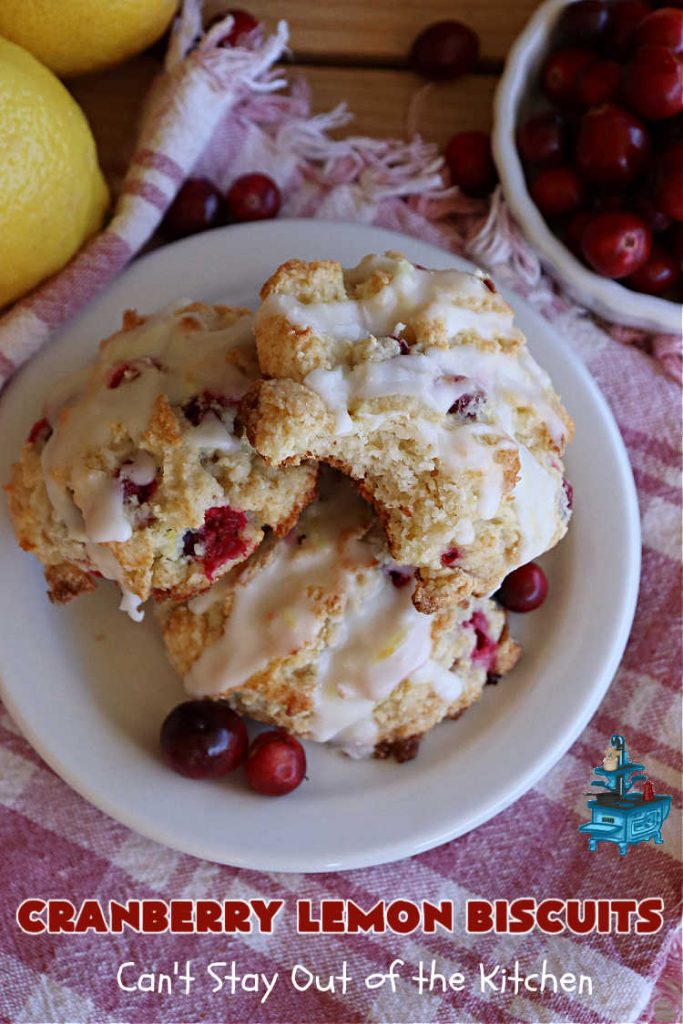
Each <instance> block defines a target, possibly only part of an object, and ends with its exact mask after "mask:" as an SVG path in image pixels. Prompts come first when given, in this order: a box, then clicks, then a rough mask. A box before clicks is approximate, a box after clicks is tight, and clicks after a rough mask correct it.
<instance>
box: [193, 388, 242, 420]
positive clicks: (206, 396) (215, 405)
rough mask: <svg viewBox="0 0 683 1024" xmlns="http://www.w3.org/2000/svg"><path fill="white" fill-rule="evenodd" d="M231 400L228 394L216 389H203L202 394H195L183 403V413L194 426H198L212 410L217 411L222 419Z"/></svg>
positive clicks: (217, 414)
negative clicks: (220, 392)
mask: <svg viewBox="0 0 683 1024" xmlns="http://www.w3.org/2000/svg"><path fill="white" fill-rule="evenodd" d="M231 401H232V399H230V398H228V397H227V396H226V395H219V394H217V393H216V392H215V391H202V393H201V394H200V395H195V396H194V397H193V398H190V400H189V401H188V402H186V403H185V405H183V407H182V410H183V415H184V417H185V419H186V420H189V422H190V423H191V424H192V426H193V427H198V426H199V424H200V423H201V422H202V420H203V419H204V417H205V416H206V415H208V413H210V412H213V413H215V414H216V416H218V418H219V419H220V415H221V413H222V412H223V410H224V409H225V408H226V406H228V405H230V404H231Z"/></svg>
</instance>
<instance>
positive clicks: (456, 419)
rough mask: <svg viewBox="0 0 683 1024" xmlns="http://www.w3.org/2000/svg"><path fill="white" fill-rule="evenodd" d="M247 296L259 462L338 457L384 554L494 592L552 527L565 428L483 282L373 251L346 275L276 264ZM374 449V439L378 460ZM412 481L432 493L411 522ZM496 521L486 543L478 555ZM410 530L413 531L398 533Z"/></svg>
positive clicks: (334, 269) (546, 382)
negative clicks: (256, 297) (371, 515)
mask: <svg viewBox="0 0 683 1024" xmlns="http://www.w3.org/2000/svg"><path fill="white" fill-rule="evenodd" d="M262 296H263V302H262V305H261V307H260V309H259V311H258V313H257V315H256V318H255V329H256V338H257V347H258V353H259V362H260V365H261V368H262V370H263V371H264V372H265V373H266V374H268V375H270V376H272V377H274V378H278V379H279V381H280V382H281V383H278V381H277V380H276V381H273V382H269V381H267V382H265V383H261V384H260V385H256V387H255V389H254V390H255V392H257V393H258V398H257V399H256V400H253V399H251V398H250V397H249V396H248V399H247V402H248V403H250V406H249V408H250V410H251V413H252V414H251V416H250V417H248V418H247V428H248V432H249V436H250V438H251V440H252V442H253V443H254V444H255V446H256V447H257V449H258V450H259V451H261V452H262V454H264V456H265V457H266V458H268V459H270V460H271V461H273V462H275V463H282V462H285V461H291V462H295V461H296V460H297V459H299V458H300V457H302V456H303V455H310V456H314V457H318V458H321V459H323V460H327V461H330V462H332V463H333V464H334V465H336V466H338V467H340V468H343V469H344V470H345V471H346V472H348V473H349V474H350V475H351V476H353V477H355V478H356V479H357V480H358V481H359V482H361V485H362V487H363V493H365V494H366V495H367V496H368V497H369V498H370V500H372V501H373V503H374V504H375V506H376V508H377V510H378V513H379V515H380V518H381V519H382V521H383V525H384V526H385V528H386V529H387V534H388V538H389V543H390V547H391V550H392V553H393V554H394V555H395V557H397V558H399V559H400V560H402V561H408V562H410V563H411V564H414V565H417V566H418V567H420V568H426V569H429V570H436V573H437V576H439V577H440V578H441V579H444V578H445V577H446V576H447V575H448V571H449V570H450V571H451V573H452V574H455V575H456V576H459V580H460V582H459V585H458V587H457V588H456V590H457V592H458V593H463V592H470V591H472V590H474V592H475V593H485V592H486V590H487V589H489V590H490V589H493V588H494V587H495V586H496V585H497V584H498V583H499V582H500V580H501V579H502V578H503V576H504V575H506V573H507V572H509V571H510V570H511V569H513V568H515V567H516V566H517V565H520V564H523V563H524V562H526V561H529V560H530V559H532V558H534V557H535V556H537V555H538V554H540V553H542V552H543V551H545V550H547V549H548V548H549V547H551V546H552V544H554V543H555V542H556V541H557V540H558V539H559V537H560V536H562V534H563V533H564V531H565V529H566V525H567V521H568V518H569V509H568V506H567V501H566V496H565V492H564V489H563V474H562V466H561V463H560V456H561V454H562V452H563V451H564V448H565V445H566V443H567V441H568V440H569V438H570V437H571V433H572V429H573V424H572V421H571V419H570V417H569V416H568V415H567V413H566V411H565V410H564V409H563V407H562V405H561V402H560V400H559V398H558V397H557V395H556V394H555V392H554V390H553V387H552V384H551V381H550V378H549V377H548V375H547V373H546V372H545V371H544V370H543V369H541V367H540V366H538V364H537V363H536V362H535V360H534V359H533V357H532V356H531V355H530V353H529V352H528V349H527V347H526V344H525V339H524V337H523V335H522V334H521V333H520V332H519V331H518V330H517V329H516V328H515V327H514V324H513V312H512V310H511V309H510V307H509V306H508V305H507V303H506V302H505V301H504V300H503V299H502V298H501V296H500V295H499V294H498V293H497V291H496V290H495V286H494V285H493V284H492V282H491V281H490V280H489V279H488V278H485V277H483V276H479V275H476V274H469V273H463V272H461V271H455V270H442V271H428V270H424V269H422V268H420V267H415V266H413V265H412V264H411V263H409V262H408V261H407V260H406V259H405V258H403V257H401V256H398V255H395V254H388V253H387V254H385V255H383V256H369V257H366V258H365V259H364V260H362V261H361V263H360V264H359V265H358V267H356V268H354V269H353V270H350V271H343V270H342V268H341V267H340V265H339V264H338V263H336V262H334V261H325V262H319V263H313V264H304V263H301V262H300V261H290V262H289V263H285V264H284V265H283V266H282V267H280V268H279V269H278V271H276V273H275V274H274V275H273V277H272V278H271V279H270V280H269V281H268V282H267V284H266V285H265V287H264V289H263V292H262ZM278 388H280V389H281V394H280V395H278V393H277V392H278ZM302 389H303V390H302ZM306 395H308V396H309V397H308V400H307V401H306V400H305V396H306ZM278 404H279V406H280V408H281V409H286V408H287V407H288V406H291V407H297V405H298V407H297V416H296V422H295V423H284V422H282V419H281V414H280V413H279V412H278V410H277V408H276V406H277V405H278ZM278 417H280V422H279V423H278ZM304 428H305V429H304ZM373 448H377V449H381V448H384V451H385V457H384V460H383V465H382V464H379V461H375V462H373V459H372V450H373ZM407 466H412V467H413V469H414V474H413V478H412V479H410V480H409V479H407V477H406V480H405V484H406V486H405V487H403V488H402V485H401V481H400V478H401V476H402V474H403V475H405V473H404V471H405V469H406V467H407ZM382 474H385V475H386V477H387V478H392V477H393V479H392V480H390V482H389V483H388V484H387V482H386V481H383V480H382V479H381V477H382ZM417 487H426V488H428V489H430V490H431V492H434V491H435V489H436V490H438V491H439V494H437V495H436V496H434V494H433V493H432V494H430V497H429V501H428V502H427V503H426V505H425V508H424V516H423V517H422V518H423V520H424V522H421V523H420V529H419V530H416V529H415V523H413V524H406V513H405V508H406V505H407V498H408V497H409V496H410V492H411V489H413V490H414V489H415V488H417ZM449 490H451V491H452V492H453V493H452V494H450V495H449V494H448V491H449ZM456 491H457V492H458V493H457V494H456V493H455V492H456ZM415 497H416V499H417V500H416V503H415V507H412V506H413V503H411V508H412V511H411V516H412V517H413V518H414V517H415V515H418V516H419V514H420V508H419V494H416V495H415ZM502 520H506V521H507V527H508V528H507V530H506V533H505V536H504V537H503V536H502V532H503V531H501V530H499V531H498V532H499V534H500V538H499V539H500V544H499V547H500V548H501V550H499V551H498V552H497V553H496V555H495V557H494V558H493V559H491V558H489V560H488V561H489V564H484V563H485V562H486V559H485V558H482V557H481V556H482V553H483V552H484V549H487V550H488V551H489V552H490V551H491V550H492V548H493V547H494V546H495V543H494V542H493V540H492V537H491V533H492V530H493V531H495V530H496V529H497V528H498V524H499V523H500V522H501V521H502ZM513 521H514V529H513V528H512V523H513ZM411 526H412V527H413V532H418V533H419V534H420V536H419V539H418V541H417V542H412V541H409V540H408V538H407V537H406V536H405V533H406V529H407V528H408V527H411ZM404 527H405V528H406V529H403V528H404ZM402 533H403V536H402ZM468 547H471V550H470V551H468V550H467V549H468ZM456 548H457V551H458V555H457V557H456V556H455V555H454V554H453V552H454V551H455V550H456ZM456 562H457V564H456ZM463 574H464V575H465V576H469V577H470V581H469V583H468V582H467V581H464V582H463ZM432 575H434V573H433V572H432Z"/></svg>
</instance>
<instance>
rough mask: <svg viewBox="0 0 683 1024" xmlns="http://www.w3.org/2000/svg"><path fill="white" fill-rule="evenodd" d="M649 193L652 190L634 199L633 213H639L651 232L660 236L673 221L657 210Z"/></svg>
mask: <svg viewBox="0 0 683 1024" xmlns="http://www.w3.org/2000/svg"><path fill="white" fill-rule="evenodd" d="M649 192H650V189H649V187H648V190H647V191H645V190H643V191H642V192H640V193H638V195H636V196H635V198H634V199H633V202H632V204H631V209H632V210H633V213H637V214H638V216H639V217H642V219H643V220H644V221H645V223H646V224H647V226H648V227H649V229H650V231H652V232H653V233H654V234H659V233H661V232H662V231H666V229H667V228H668V227H669V225H670V224H671V219H670V218H669V217H667V215H666V214H665V213H662V211H661V210H658V209H657V208H656V206H655V205H654V202H653V201H652V199H651V197H650V195H649Z"/></svg>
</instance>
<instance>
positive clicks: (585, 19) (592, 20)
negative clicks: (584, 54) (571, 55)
mask: <svg viewBox="0 0 683 1024" xmlns="http://www.w3.org/2000/svg"><path fill="white" fill-rule="evenodd" d="M608 22H609V10H608V7H607V4H605V3H602V2H601V0H577V2H576V3H570V4H568V5H567V6H566V7H565V8H564V10H563V11H562V14H561V15H560V17H559V18H558V20H557V23H556V25H555V33H554V34H555V36H556V37H557V39H559V40H560V41H561V42H562V43H565V44H566V43H585V42H595V41H597V40H598V39H600V37H601V36H602V35H603V34H604V32H605V29H606V28H607V25H608Z"/></svg>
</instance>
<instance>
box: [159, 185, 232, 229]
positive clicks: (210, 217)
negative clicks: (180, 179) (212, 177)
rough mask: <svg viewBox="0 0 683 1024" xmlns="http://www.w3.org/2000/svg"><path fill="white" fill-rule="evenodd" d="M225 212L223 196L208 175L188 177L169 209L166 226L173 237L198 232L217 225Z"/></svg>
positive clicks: (165, 219) (165, 220)
mask: <svg viewBox="0 0 683 1024" xmlns="http://www.w3.org/2000/svg"><path fill="white" fill-rule="evenodd" d="M222 214H223V198H222V196H221V194H220V192H219V191H218V189H217V188H216V187H215V185H213V184H212V183H211V182H210V181H208V179H207V178H188V179H187V181H186V182H185V183H184V184H183V185H181V186H180V189H179V190H178V193H177V195H176V197H175V199H174V200H173V202H172V203H171V205H170V206H169V208H168V211H167V213H166V217H165V218H164V229H165V231H166V233H167V234H168V235H170V236H171V237H172V238H184V237H185V236H186V235H196V234H197V232H198V231H206V230H207V228H212V227H215V226H216V224H218V223H219V221H220V220H221V217H222Z"/></svg>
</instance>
